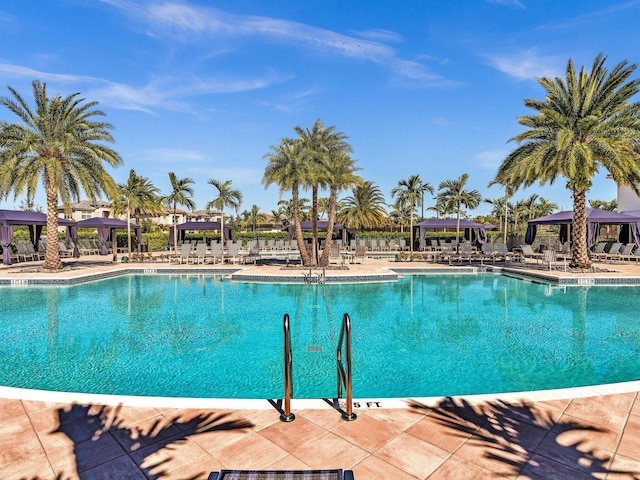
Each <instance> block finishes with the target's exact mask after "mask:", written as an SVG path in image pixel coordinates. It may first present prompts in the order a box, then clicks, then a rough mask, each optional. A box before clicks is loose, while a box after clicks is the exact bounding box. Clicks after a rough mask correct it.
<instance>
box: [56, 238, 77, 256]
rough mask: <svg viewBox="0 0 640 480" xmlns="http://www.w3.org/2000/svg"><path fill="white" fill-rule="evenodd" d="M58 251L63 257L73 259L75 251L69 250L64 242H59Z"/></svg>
mask: <svg viewBox="0 0 640 480" xmlns="http://www.w3.org/2000/svg"><path fill="white" fill-rule="evenodd" d="M58 251H59V252H60V256H61V257H71V256H73V251H71V250H69V249H68V248H67V244H66V243H64V242H63V241H62V240H60V241H59V242H58Z"/></svg>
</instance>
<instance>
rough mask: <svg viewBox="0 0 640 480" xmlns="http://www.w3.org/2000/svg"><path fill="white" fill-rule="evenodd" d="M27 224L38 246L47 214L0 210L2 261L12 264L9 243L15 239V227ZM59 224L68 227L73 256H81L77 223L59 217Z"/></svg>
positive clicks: (32, 241)
mask: <svg viewBox="0 0 640 480" xmlns="http://www.w3.org/2000/svg"><path fill="white" fill-rule="evenodd" d="M16 225H26V226H27V227H29V237H30V239H31V243H32V244H33V246H34V247H37V245H38V241H39V240H40V236H41V234H42V229H43V228H44V227H45V226H46V225H47V215H46V214H44V213H40V212H24V211H21V210H0V243H1V244H2V250H3V254H2V262H3V263H4V264H5V265H11V251H10V249H9V245H10V244H11V240H12V239H13V227H14V226H16ZM58 225H60V226H61V227H67V241H71V242H72V243H73V256H74V257H76V258H77V257H79V256H80V251H79V250H78V233H77V229H76V223H75V222H73V221H71V220H67V219H66V218H58Z"/></svg>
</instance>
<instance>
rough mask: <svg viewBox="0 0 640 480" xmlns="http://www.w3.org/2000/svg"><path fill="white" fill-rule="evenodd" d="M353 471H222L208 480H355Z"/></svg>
mask: <svg viewBox="0 0 640 480" xmlns="http://www.w3.org/2000/svg"><path fill="white" fill-rule="evenodd" d="M354 478H355V477H354V476H353V471H352V470H221V471H219V472H211V473H210V474H209V479H208V480H354Z"/></svg>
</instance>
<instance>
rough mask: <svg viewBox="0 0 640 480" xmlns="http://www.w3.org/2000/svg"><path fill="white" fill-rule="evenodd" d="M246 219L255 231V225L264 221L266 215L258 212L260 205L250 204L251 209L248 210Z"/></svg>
mask: <svg viewBox="0 0 640 480" xmlns="http://www.w3.org/2000/svg"><path fill="white" fill-rule="evenodd" d="M248 214H249V215H247V221H248V222H249V223H250V224H251V231H252V232H255V231H256V226H257V225H258V224H260V223H264V221H265V220H266V218H267V217H265V215H264V213H260V207H258V205H252V206H251V210H249V212H248Z"/></svg>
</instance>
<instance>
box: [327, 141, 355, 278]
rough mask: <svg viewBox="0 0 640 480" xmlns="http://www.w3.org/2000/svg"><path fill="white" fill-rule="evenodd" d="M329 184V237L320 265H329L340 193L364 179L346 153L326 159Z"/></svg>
mask: <svg viewBox="0 0 640 480" xmlns="http://www.w3.org/2000/svg"><path fill="white" fill-rule="evenodd" d="M325 168H326V176H327V183H328V184H329V218H328V223H327V236H326V240H325V242H324V251H323V252H322V259H321V262H320V264H321V265H322V266H325V265H328V264H329V252H330V250H331V237H332V236H333V224H334V222H335V220H336V207H337V204H338V193H339V192H340V191H342V190H345V189H347V188H352V187H354V186H357V185H359V184H361V183H362V181H363V180H362V178H361V177H360V176H358V175H356V173H355V172H356V171H357V170H359V169H358V168H357V167H356V166H355V161H354V160H353V159H352V158H351V157H350V156H349V155H347V154H346V153H340V154H336V155H330V156H329V157H328V158H326V159H325Z"/></svg>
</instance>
